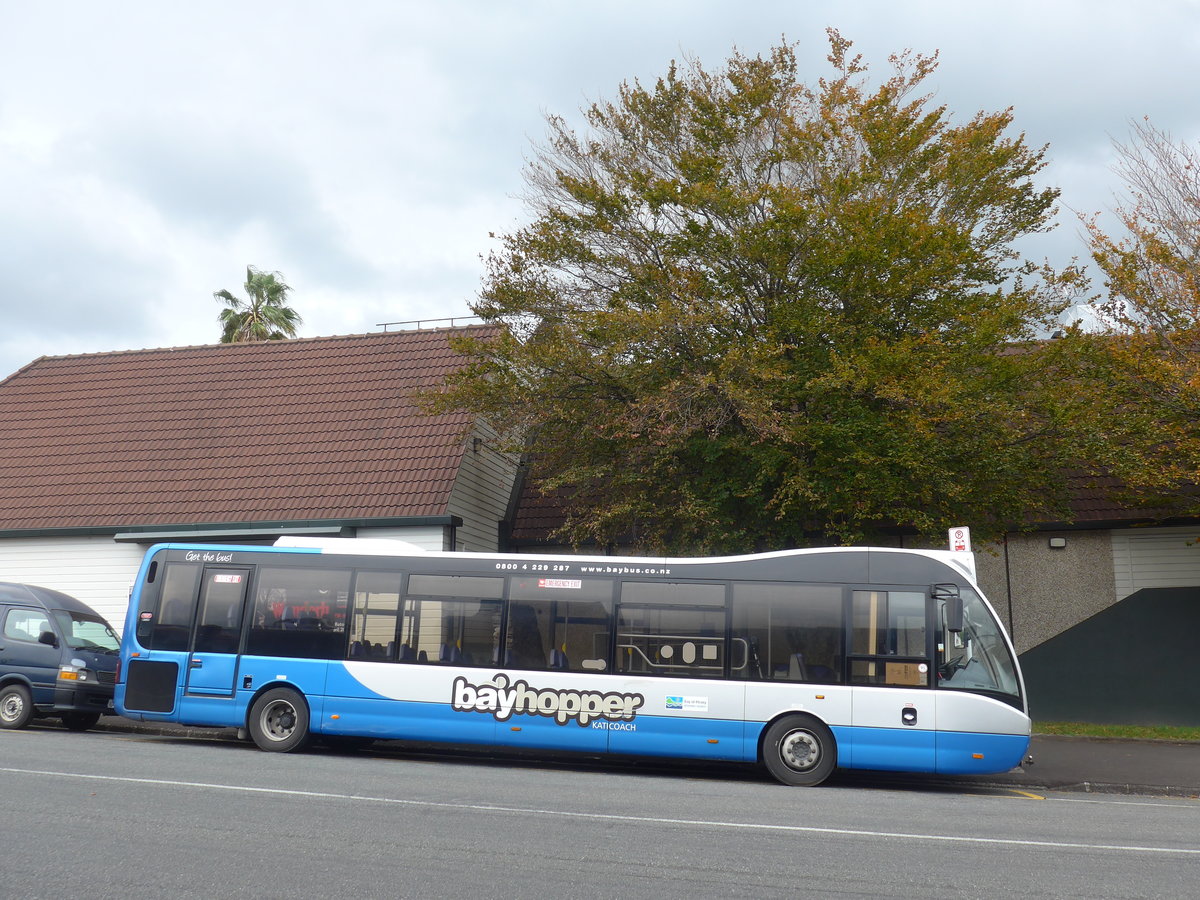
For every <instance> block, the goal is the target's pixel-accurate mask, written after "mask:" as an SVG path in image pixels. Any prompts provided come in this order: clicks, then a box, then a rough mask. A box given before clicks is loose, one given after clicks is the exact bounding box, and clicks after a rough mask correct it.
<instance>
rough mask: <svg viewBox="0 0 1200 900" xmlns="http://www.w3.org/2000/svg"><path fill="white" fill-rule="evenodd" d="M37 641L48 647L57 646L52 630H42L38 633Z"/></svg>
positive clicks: (56, 639) (56, 638)
mask: <svg viewBox="0 0 1200 900" xmlns="http://www.w3.org/2000/svg"><path fill="white" fill-rule="evenodd" d="M38 643H39V644H46V645H48V646H50V647H57V646H58V637H57V636H56V635H55V634H54V632H53V631H43V632H42V633H41V634H39V635H38Z"/></svg>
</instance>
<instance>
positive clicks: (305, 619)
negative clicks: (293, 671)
mask: <svg viewBox="0 0 1200 900" xmlns="http://www.w3.org/2000/svg"><path fill="white" fill-rule="evenodd" d="M349 599H350V570H349V569H308V568H283V567H279V568H275V567H268V566H264V567H263V568H261V569H259V572H258V584H257V586H256V590H255V596H254V611H253V613H252V618H251V620H250V637H249V639H248V641H247V643H246V652H247V653H248V654H250V655H253V656H297V657H301V658H307V659H338V658H340V657H341V656H343V655H344V653H345V640H346V607H347V605H348V603H349Z"/></svg>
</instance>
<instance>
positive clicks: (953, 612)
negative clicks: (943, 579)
mask: <svg viewBox="0 0 1200 900" xmlns="http://www.w3.org/2000/svg"><path fill="white" fill-rule="evenodd" d="M933 597H934V599H935V600H944V601H945V603H946V630H947V631H949V632H951V633H955V634H956V633H958V632H960V631H962V630H963V601H962V594H960V593H959V592H958V585H957V584H935V585H934V586H933Z"/></svg>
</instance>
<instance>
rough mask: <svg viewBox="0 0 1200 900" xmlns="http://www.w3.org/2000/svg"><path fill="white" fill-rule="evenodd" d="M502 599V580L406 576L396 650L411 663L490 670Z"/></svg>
mask: <svg viewBox="0 0 1200 900" xmlns="http://www.w3.org/2000/svg"><path fill="white" fill-rule="evenodd" d="M503 596H504V579H503V578H491V577H485V576H466V575H410V576H409V579H408V593H407V595H406V596H405V598H404V611H403V618H402V621H401V629H400V640H401V645H402V646H404V647H407V648H408V651H411V654H412V661H414V662H419V663H432V664H439V663H440V664H442V665H462V666H473V665H474V666H487V665H494V664H495V663H496V661H497V659H498V657H499V655H500V653H499V647H500V606H501V598H502V597H503ZM408 651H406V652H408Z"/></svg>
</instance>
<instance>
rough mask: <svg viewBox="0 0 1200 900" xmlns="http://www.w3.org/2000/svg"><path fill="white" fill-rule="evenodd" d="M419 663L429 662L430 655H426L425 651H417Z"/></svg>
mask: <svg viewBox="0 0 1200 900" xmlns="http://www.w3.org/2000/svg"><path fill="white" fill-rule="evenodd" d="M417 662H419V663H423V662H429V654H428V653H426V652H425V651H424V650H418V651H417Z"/></svg>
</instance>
